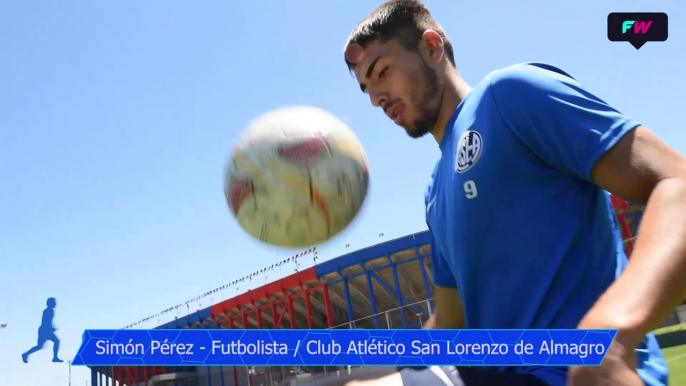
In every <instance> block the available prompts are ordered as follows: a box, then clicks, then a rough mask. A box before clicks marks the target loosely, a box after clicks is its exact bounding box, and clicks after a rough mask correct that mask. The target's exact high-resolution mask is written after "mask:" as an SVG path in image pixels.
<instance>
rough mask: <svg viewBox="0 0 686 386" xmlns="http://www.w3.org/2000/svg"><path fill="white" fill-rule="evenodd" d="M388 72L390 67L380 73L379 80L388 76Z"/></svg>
mask: <svg viewBox="0 0 686 386" xmlns="http://www.w3.org/2000/svg"><path fill="white" fill-rule="evenodd" d="M386 71H388V67H384V69H383V70H381V72H379V79H381V78H383V77H384V75H386Z"/></svg>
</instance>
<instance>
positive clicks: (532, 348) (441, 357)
mask: <svg viewBox="0 0 686 386" xmlns="http://www.w3.org/2000/svg"><path fill="white" fill-rule="evenodd" d="M616 333H617V331H616V330H200V329H198V330H129V329H126V330H86V332H84V334H83V342H82V344H81V347H80V348H79V351H78V352H77V354H76V357H75V358H74V360H73V363H72V364H73V365H86V366H132V365H133V366H136V365H138V366H181V365H183V366H324V365H326V366H383V365H389V366H390V365H393V366H399V365H409V366H421V365H457V366H576V365H586V366H597V365H599V364H600V363H601V362H602V360H603V358H604V357H605V353H606V352H607V350H608V348H609V345H610V344H611V343H612V341H613V340H614V337H615V335H616Z"/></svg>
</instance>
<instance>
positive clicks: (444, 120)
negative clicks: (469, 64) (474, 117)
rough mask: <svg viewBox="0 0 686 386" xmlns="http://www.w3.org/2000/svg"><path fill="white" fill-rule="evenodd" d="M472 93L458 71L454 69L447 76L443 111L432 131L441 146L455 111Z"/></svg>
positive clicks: (442, 104)
mask: <svg viewBox="0 0 686 386" xmlns="http://www.w3.org/2000/svg"><path fill="white" fill-rule="evenodd" d="M471 91H472V88H471V87H470V86H469V85H468V84H467V82H465V81H464V79H462V77H461V76H460V74H459V73H458V72H457V70H455V69H453V70H452V71H450V72H449V73H448V76H446V79H445V88H444V89H443V98H442V100H441V109H440V112H439V113H438V120H436V126H434V129H433V130H432V131H431V135H433V136H434V139H436V142H438V143H439V144H440V143H441V141H442V140H443V134H444V133H445V126H446V125H447V124H448V121H449V120H450V118H451V117H452V116H453V113H454V112H455V109H457V106H459V105H460V103H462V100H464V98H466V97H467V94H469V92H471Z"/></svg>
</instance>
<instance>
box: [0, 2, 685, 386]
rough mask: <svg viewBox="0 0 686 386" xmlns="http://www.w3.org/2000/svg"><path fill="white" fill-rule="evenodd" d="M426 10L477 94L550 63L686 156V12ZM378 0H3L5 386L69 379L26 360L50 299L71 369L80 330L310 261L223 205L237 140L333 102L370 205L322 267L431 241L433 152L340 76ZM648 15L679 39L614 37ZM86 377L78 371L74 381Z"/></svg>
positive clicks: (0, 224)
mask: <svg viewBox="0 0 686 386" xmlns="http://www.w3.org/2000/svg"><path fill="white" fill-rule="evenodd" d="M426 3H427V4H428V5H429V6H430V8H431V9H432V11H433V13H434V15H435V16H436V18H437V19H438V20H439V22H441V23H442V24H443V26H444V27H445V29H446V30H447V32H448V34H449V36H450V38H451V39H452V41H453V44H454V46H455V51H456V59H457V63H458V67H459V69H460V71H461V73H462V75H463V76H464V77H465V78H466V80H467V81H468V82H469V83H471V84H476V83H477V82H478V81H479V80H480V79H481V78H482V77H484V76H485V75H486V74H487V73H488V72H490V71H492V70H495V69H497V68H500V67H504V66H508V65H510V64H514V63H519V62H524V61H543V62H548V63H552V64H555V65H558V66H560V67H562V68H563V69H565V70H566V71H568V72H570V73H571V74H572V75H573V76H575V77H576V78H577V79H578V80H579V81H580V82H581V83H582V84H583V85H585V86H586V87H587V88H588V89H589V90H590V91H592V92H594V93H596V94H597V95H599V96H600V97H601V98H603V99H605V100H606V101H607V102H609V103H611V104H613V105H614V106H616V107H617V108H618V109H620V110H621V111H622V112H624V113H626V114H628V115H630V116H632V117H634V118H636V119H638V120H639V121H640V122H642V123H643V124H644V125H646V126H648V127H650V128H652V129H653V130H654V131H655V132H657V133H658V134H659V135H660V136H661V137H662V138H663V139H664V140H665V141H667V142H668V143H669V144H671V145H672V146H673V147H675V148H676V149H677V150H678V151H680V152H681V153H686V134H684V133H685V130H686V127H684V123H683V118H682V116H683V109H684V104H683V103H684V96H683V93H682V92H683V90H685V89H686V69H685V66H684V62H685V61H686V54H685V53H686V9H685V6H684V4H680V1H679V0H671V1H667V0H662V1H654V2H651V4H650V5H647V3H646V2H640V1H636V0H633V1H621V2H620V1H618V0H613V1H609V0H606V1H602V2H601V1H589V0H583V1H581V0H580V1H575V2H551V1H542V0H541V1H532V0H529V1H519V2H509V1H507V2H506V1H497V2H495V1H491V2H476V1H469V2H467V1H447V0H427V2H426ZM681 3H683V2H681ZM496 4H497V5H496ZM376 5H377V4H376V3H373V2H368V1H364V2H363V1H352V2H351V1H344V0H329V1H311V0H310V1H303V0H295V1H289V2H282V1H279V2H277V1H269V2H235V1H234V2H229V1H216V0H213V1H192V2H191V1H184V2H182V1H167V0H165V1H162V0H148V1H133V0H126V1H104V2H93V1H67V0H65V1H59V2H58V1H50V2H45V1H42V2H38V1H34V0H21V1H20V0H14V1H12V0H8V1H3V2H0V52H1V53H2V54H1V55H2V56H0V90H1V91H0V188H1V189H0V191H1V192H2V193H1V194H0V263H1V264H2V265H1V266H0V320H4V321H7V322H8V323H9V325H8V327H7V328H6V329H3V330H0V386H9V385H12V386H28V385H57V384H58V377H61V378H59V384H61V385H66V384H67V366H66V364H63V365H60V364H53V363H50V359H51V345H50V343H48V344H47V345H46V349H45V350H43V351H40V352H38V353H36V354H34V355H33V356H32V357H31V361H30V363H29V364H28V365H27V364H23V363H22V362H21V357H20V355H21V353H22V352H24V351H26V350H27V349H29V348H30V347H32V346H33V345H34V344H35V341H36V334H37V328H38V325H39V324H40V317H41V312H42V310H43V309H44V308H45V301H46V299H47V298H48V297H51V296H53V297H56V298H57V300H58V303H59V305H58V308H57V310H56V317H55V323H56V325H57V326H58V328H59V331H58V332H57V333H58V334H59V336H60V338H61V339H62V347H61V350H60V351H61V356H62V358H63V359H65V360H66V359H71V358H72V357H73V355H74V354H75V352H76V350H77V349H78V346H79V343H80V339H81V334H82V332H83V330H84V329H87V328H119V327H123V326H125V325H128V324H130V323H132V322H135V321H137V320H139V319H142V318H144V317H146V316H149V315H151V314H154V313H156V312H158V311H160V310H163V309H165V308H167V307H169V306H173V305H175V304H178V303H180V302H182V301H185V300H186V299H189V298H193V297H194V296H196V295H199V294H202V293H204V292H206V291H208V290H211V289H213V288H216V287H219V286H221V285H223V284H226V283H229V282H230V281H232V280H234V279H236V278H239V277H242V276H244V275H246V274H249V273H251V272H254V271H256V270H258V269H260V268H263V267H265V266H267V265H270V264H273V263H274V262H276V261H278V260H282V259H284V258H287V257H289V256H291V255H293V254H294V253H295V252H297V251H291V250H281V249H277V248H271V247H267V246H265V245H264V244H262V243H260V242H257V241H254V240H252V239H251V238H249V237H248V236H247V235H246V234H245V233H244V232H243V231H242V230H240V229H239V228H238V227H237V225H236V223H235V222H234V221H233V219H232V218H231V216H230V215H229V212H228V210H227V205H226V204H225V202H224V197H223V192H222V183H223V181H222V177H223V168H224V166H225V164H226V161H227V158H228V156H229V152H230V150H231V148H232V145H233V142H234V141H235V140H236V138H237V137H238V136H239V134H240V132H241V131H242V129H243V128H244V126H245V124H246V123H247V122H248V121H250V120H251V119H252V118H254V117H255V116H256V115H258V114H260V113H262V112H264V111H266V110H269V109H272V108H276V107H281V106H284V105H291V104H308V105H314V106H318V107H321V108H324V109H327V110H329V111H331V112H333V113H335V114H337V115H338V116H340V117H342V118H343V119H345V120H346V121H347V122H348V123H349V124H350V125H351V127H352V128H353V129H354V130H355V131H356V132H357V134H358V135H359V137H360V139H361V141H362V143H363V144H364V146H365V147H366V149H367V153H368V157H369V160H370V166H371V190H370V193H369V198H368V200H367V202H366V205H365V207H364V209H363V211H362V212H361V214H360V216H359V218H358V219H357V220H356V221H355V222H354V224H353V225H351V226H350V227H349V228H348V229H347V230H346V231H345V232H344V233H343V234H341V235H340V236H339V237H336V238H335V239H333V240H331V241H330V242H329V243H326V244H324V245H321V246H319V247H318V249H320V250H321V253H320V255H321V257H322V258H324V259H328V258H333V257H335V256H337V255H338V254H341V253H342V252H344V251H345V248H344V245H345V244H346V243H351V248H354V249H356V248H360V247H363V246H366V245H370V244H372V243H374V242H377V241H378V234H379V233H380V232H383V233H384V234H385V238H386V239H390V238H395V237H399V236H402V235H404V234H407V233H411V232H416V231H421V230H424V229H426V226H425V222H424V217H423V216H424V208H423V192H424V188H425V185H426V183H427V182H428V181H429V177H430V174H431V171H432V169H433V165H434V163H435V162H436V160H437V159H438V156H439V152H438V149H437V146H436V144H435V142H433V139H432V138H430V137H426V138H424V139H421V140H412V139H409V138H408V137H407V136H406V135H405V133H404V131H403V130H402V129H400V128H397V127H395V126H394V125H393V123H392V122H391V121H390V120H389V119H387V118H385V117H384V115H383V113H382V112H381V111H380V110H378V109H373V108H372V107H371V106H370V104H369V100H368V98H367V97H365V96H363V95H362V94H361V93H360V91H359V88H358V87H357V85H356V84H355V82H354V80H353V79H352V78H351V77H350V75H349V74H348V72H347V71H346V68H345V66H344V64H343V59H342V48H343V44H344V41H345V39H346V38H347V36H348V34H349V32H350V30H351V29H352V28H353V26H354V25H355V24H356V23H357V22H358V21H359V20H360V19H361V18H362V17H364V16H365V15H366V14H367V13H368V12H369V11H370V10H371V9H372V8H374V6H376ZM639 11H642V12H666V13H667V14H668V15H669V17H670V30H669V33H670V34H669V40H668V41H667V42H664V43H648V44H646V45H645V46H644V47H643V48H642V49H641V50H640V51H636V50H635V49H634V48H633V47H632V46H631V45H629V44H628V43H611V42H608V41H607V38H606V24H605V23H606V18H607V14H608V13H610V12H639ZM377 110H378V111H377ZM397 173H402V175H403V179H398V178H396V177H394V176H395V175H397ZM551 215H553V214H551ZM524 220H525V219H522V221H524ZM513 225H514V226H519V225H518V224H513ZM288 273H290V272H288ZM284 274H286V272H285V271H284ZM270 280H271V278H270ZM233 294H235V292H234V293H232V294H229V293H228V292H227V293H225V294H224V295H223V296H224V298H227V297H230V296H231V295H233ZM208 300H209V299H206V300H204V303H201V304H200V305H194V307H200V306H202V307H206V306H207V305H209V304H207V302H208ZM219 300H221V299H220V298H219V297H217V298H216V299H214V302H217V301H219ZM183 312H185V310H183ZM172 316H173V315H172ZM167 320H168V318H166V319H163V320H161V321H160V322H162V323H163V322H166V321H167ZM154 325H155V324H154V323H152V324H148V325H145V326H142V327H144V328H152V327H154ZM87 380H90V378H89V376H88V372H87V371H86V370H85V369H84V368H74V369H73V384H74V385H75V386H76V385H84V384H85V382H86V381H87Z"/></svg>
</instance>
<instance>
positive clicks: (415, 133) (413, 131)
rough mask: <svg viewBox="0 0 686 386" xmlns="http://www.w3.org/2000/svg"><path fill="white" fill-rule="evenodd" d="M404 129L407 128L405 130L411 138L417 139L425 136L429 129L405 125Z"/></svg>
mask: <svg viewBox="0 0 686 386" xmlns="http://www.w3.org/2000/svg"><path fill="white" fill-rule="evenodd" d="M403 129H405V132H406V133H407V135H409V136H410V138H415V139H417V138H421V137H423V136H425V135H426V134H428V131H426V130H421V129H418V128H416V127H404V126H403Z"/></svg>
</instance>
